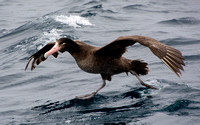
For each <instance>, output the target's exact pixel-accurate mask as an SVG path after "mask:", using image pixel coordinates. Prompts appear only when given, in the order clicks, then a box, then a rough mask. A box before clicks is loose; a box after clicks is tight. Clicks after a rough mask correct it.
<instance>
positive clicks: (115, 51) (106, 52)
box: [96, 36, 185, 77]
mask: <svg viewBox="0 0 200 125" xmlns="http://www.w3.org/2000/svg"><path fill="white" fill-rule="evenodd" d="M136 42H138V43H140V44H141V45H144V46H146V47H148V48H149V49H150V50H151V51H152V52H153V54H154V55H156V56H157V57H158V58H160V59H161V61H162V62H164V63H165V64H166V65H167V67H169V68H170V69H171V70H172V71H173V72H174V73H175V74H176V75H177V76H178V77H180V75H181V71H180V70H182V71H184V69H183V67H182V66H185V63H184V62H183V60H184V57H183V56H182V54H181V52H180V51H179V50H177V49H175V48H173V47H170V46H168V45H165V44H163V43H160V42H159V41H157V40H155V39H153V38H150V37H145V36H123V37H119V38H118V39H116V40H115V41H113V42H111V43H110V44H108V45H106V46H104V47H102V48H100V49H99V50H98V51H97V52H96V54H97V55H103V56H110V57H113V58H120V57H121V56H122V54H123V53H124V52H125V51H126V49H127V47H128V46H130V45H133V44H135V43H136ZM179 74H180V75H179Z"/></svg>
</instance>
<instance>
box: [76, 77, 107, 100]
mask: <svg viewBox="0 0 200 125" xmlns="http://www.w3.org/2000/svg"><path fill="white" fill-rule="evenodd" d="M105 85H106V80H104V79H103V83H102V85H101V87H100V88H98V89H97V90H96V91H95V92H93V93H91V94H86V95H83V96H76V98H77V99H83V100H84V99H91V98H92V97H94V95H95V94H97V93H98V92H99V91H100V90H101V89H102V88H103V87H104V86H105Z"/></svg>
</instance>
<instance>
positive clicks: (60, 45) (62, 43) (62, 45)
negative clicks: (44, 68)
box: [44, 38, 77, 58]
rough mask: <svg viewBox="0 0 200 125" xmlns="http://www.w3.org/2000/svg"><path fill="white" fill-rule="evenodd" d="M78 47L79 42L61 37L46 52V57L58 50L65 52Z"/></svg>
mask: <svg viewBox="0 0 200 125" xmlns="http://www.w3.org/2000/svg"><path fill="white" fill-rule="evenodd" d="M76 47H77V44H76V43H75V42H74V41H73V40H71V39H68V38H60V39H59V40H57V41H56V42H55V45H54V46H53V47H52V48H51V49H50V50H49V51H47V52H46V53H45V54H44V57H45V58H47V57H48V56H50V55H52V54H54V53H56V52H58V51H59V52H61V53H63V52H65V51H70V50H72V49H75V48H76Z"/></svg>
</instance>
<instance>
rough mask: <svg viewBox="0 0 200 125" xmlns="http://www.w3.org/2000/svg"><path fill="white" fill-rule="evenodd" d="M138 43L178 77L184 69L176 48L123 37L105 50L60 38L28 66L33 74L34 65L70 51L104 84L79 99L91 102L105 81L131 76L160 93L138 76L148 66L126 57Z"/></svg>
mask: <svg viewBox="0 0 200 125" xmlns="http://www.w3.org/2000/svg"><path fill="white" fill-rule="evenodd" d="M135 43H139V44H141V45H143V46H146V47H148V48H149V49H150V50H151V51H152V53H153V54H154V55H156V56H157V57H158V58H160V59H161V61H162V62H164V63H165V64H166V66H167V67H168V68H170V69H171V70H172V71H173V72H174V73H175V74H176V75H177V76H178V77H180V75H181V71H180V70H182V71H184V69H183V66H185V64H184V62H183V60H184V57H183V56H182V54H181V52H180V51H179V50H177V49H175V48H173V47H170V46H168V45H165V44H163V43H161V42H159V41H157V40H155V39H153V38H150V37H145V36H139V35H134V36H121V37H119V38H117V39H116V40H114V41H113V42H111V43H109V44H107V45H105V46H103V47H95V46H91V45H88V44H86V43H84V42H81V41H78V40H72V39H69V38H60V39H59V40H57V41H56V42H51V43H48V44H47V45H45V46H44V47H43V48H42V49H40V50H39V51H37V52H36V53H34V54H33V55H32V56H30V57H29V58H28V63H27V65H26V67H25V70H26V69H27V68H28V65H29V63H30V62H31V60H33V61H32V65H31V71H32V70H33V69H35V64H37V65H39V64H40V63H41V62H42V61H45V60H46V59H47V58H48V56H50V55H53V56H54V57H55V58H57V56H58V54H59V52H61V53H63V52H65V51H68V52H69V53H70V54H71V55H72V56H73V57H74V59H75V61H76V63H77V65H78V66H79V68H80V69H82V70H83V71H85V72H88V73H94V74H100V75H101V78H102V80H103V83H102V85H101V86H100V88H98V89H97V90H96V91H94V92H92V93H90V94H86V95H83V96H76V98H77V99H90V98H92V97H94V95H95V94H97V93H98V92H99V91H100V90H101V89H102V88H103V87H104V86H105V85H106V80H108V81H111V77H112V76H113V75H115V74H119V73H123V72H124V73H126V74H127V75H128V73H131V74H132V75H134V76H136V78H137V79H138V80H139V82H140V83H141V85H143V86H145V87H147V88H150V89H157V88H156V87H154V86H151V85H149V84H146V83H144V82H143V81H142V80H141V79H140V77H139V75H147V73H148V71H149V69H148V67H147V65H148V64H147V63H146V62H144V61H142V60H132V59H127V58H125V57H123V56H122V55H123V54H124V53H125V52H126V50H127V47H128V46H131V45H134V44H135Z"/></svg>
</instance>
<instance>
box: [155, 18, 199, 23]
mask: <svg viewBox="0 0 200 125" xmlns="http://www.w3.org/2000/svg"><path fill="white" fill-rule="evenodd" d="M158 23H160V24H168V25H197V24H200V20H198V19H196V18H194V17H183V18H178V19H170V20H165V21H160V22H158Z"/></svg>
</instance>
